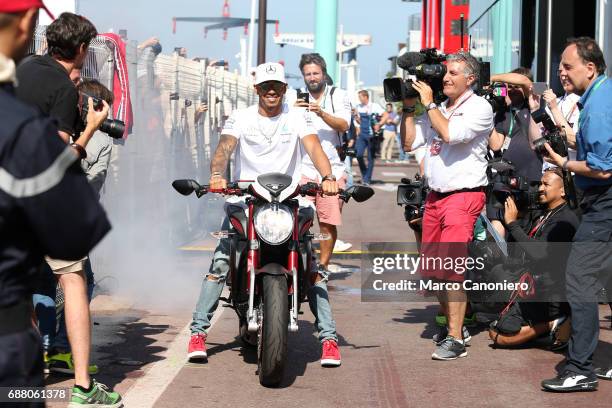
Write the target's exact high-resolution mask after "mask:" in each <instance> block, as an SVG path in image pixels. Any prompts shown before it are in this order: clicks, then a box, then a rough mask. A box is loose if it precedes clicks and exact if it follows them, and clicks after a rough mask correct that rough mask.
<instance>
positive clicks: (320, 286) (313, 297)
mask: <svg viewBox="0 0 612 408" xmlns="http://www.w3.org/2000/svg"><path fill="white" fill-rule="evenodd" d="M221 229H222V230H228V229H229V220H228V219H227V217H225V219H224V220H223V224H222V225H221ZM229 251H230V239H229V238H224V239H220V240H219V244H218V245H217V248H215V253H214V255H213V259H212V262H211V264H210V268H209V270H208V273H207V274H206V276H204V280H203V281H202V287H201V288H200V296H199V297H198V303H197V304H196V309H195V311H194V312H193V320H192V321H191V326H190V328H191V334H192V335H193V334H197V333H208V328H209V327H210V320H211V319H212V317H213V315H214V313H215V310H217V307H218V306H219V297H220V296H221V292H222V291H223V286H224V285H225V280H226V278H227V274H228V272H229V269H230V268H229V258H230V252H229ZM209 277H212V278H213V280H211V279H209ZM327 280H328V277H327V276H323V279H322V280H321V281H320V282H317V284H316V285H314V286H313V287H312V288H311V289H310V291H309V293H308V299H309V303H310V310H311V311H312V314H313V315H314V316H315V319H316V320H315V325H316V327H317V329H318V330H319V340H320V341H323V340H326V339H332V340H336V341H337V340H338V338H337V336H336V322H334V320H333V317H332V311H331V306H330V304H329V294H328V292H327Z"/></svg>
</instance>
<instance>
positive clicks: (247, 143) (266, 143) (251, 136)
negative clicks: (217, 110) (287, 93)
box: [221, 104, 317, 181]
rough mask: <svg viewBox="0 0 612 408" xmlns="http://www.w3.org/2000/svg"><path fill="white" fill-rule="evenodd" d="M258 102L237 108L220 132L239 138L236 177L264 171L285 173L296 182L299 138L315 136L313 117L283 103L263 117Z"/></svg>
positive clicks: (299, 160)
mask: <svg viewBox="0 0 612 408" xmlns="http://www.w3.org/2000/svg"><path fill="white" fill-rule="evenodd" d="M258 108H259V107H258V105H253V106H249V107H248V108H246V109H237V110H235V111H234V112H232V115H231V116H230V117H229V118H228V119H227V121H226V122H225V126H224V127H223V131H222V132H221V134H224V135H230V136H233V137H235V138H236V139H238V146H237V147H236V156H235V157H236V169H235V172H234V178H233V180H234V181H236V180H256V179H257V176H259V175H261V174H265V173H272V172H278V173H284V174H287V175H289V176H291V177H292V178H293V180H294V181H296V180H299V179H300V177H301V161H302V148H301V146H300V140H301V139H302V138H304V137H305V136H308V135H316V134H317V130H316V129H315V128H314V127H313V125H312V120H311V119H310V118H309V117H305V116H304V115H303V114H300V113H299V112H297V111H295V110H289V107H288V106H287V105H286V104H283V111H282V113H281V114H280V115H278V116H275V117H273V118H268V117H265V116H261V115H260V114H259V113H258Z"/></svg>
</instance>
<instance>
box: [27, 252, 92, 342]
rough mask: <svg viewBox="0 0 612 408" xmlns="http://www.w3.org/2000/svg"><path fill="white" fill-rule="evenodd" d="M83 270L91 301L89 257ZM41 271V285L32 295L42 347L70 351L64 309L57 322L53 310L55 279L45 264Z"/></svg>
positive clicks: (55, 313)
mask: <svg viewBox="0 0 612 408" xmlns="http://www.w3.org/2000/svg"><path fill="white" fill-rule="evenodd" d="M84 271H85V276H86V278H87V296H88V298H89V300H90V301H91V296H92V294H93V289H94V276H93V270H92V269H91V262H90V261H89V258H87V261H85V269H84ZM43 273H44V275H43V279H42V285H41V287H40V288H39V290H38V293H36V294H34V295H33V296H32V303H33V304H34V311H35V312H36V317H37V319H38V329H39V331H40V335H41V337H42V343H43V349H44V350H45V351H48V350H50V349H52V348H57V349H59V350H61V351H66V352H67V351H70V344H69V343H68V336H67V334H66V321H65V318H64V311H63V310H62V312H61V313H60V315H59V322H58V320H57V317H58V316H57V312H56V310H55V290H56V287H57V279H56V277H55V274H54V273H53V271H52V270H51V268H49V266H48V265H47V264H45V266H44V272H43ZM58 324H59V327H58ZM56 330H57V331H56Z"/></svg>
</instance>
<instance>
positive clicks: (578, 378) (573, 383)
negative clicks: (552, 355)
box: [542, 370, 597, 392]
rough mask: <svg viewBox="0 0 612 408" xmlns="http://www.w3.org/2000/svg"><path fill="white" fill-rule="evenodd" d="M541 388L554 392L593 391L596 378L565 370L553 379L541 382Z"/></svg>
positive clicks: (595, 386)
mask: <svg viewBox="0 0 612 408" xmlns="http://www.w3.org/2000/svg"><path fill="white" fill-rule="evenodd" d="M542 388H544V389H545V390H547V391H554V392H574V391H595V390H596V389H597V377H596V376H595V375H593V374H591V375H590V376H588V377H587V376H586V375H582V374H576V373H573V372H571V371H569V370H566V371H565V372H563V374H559V375H558V376H556V377H555V378H551V379H549V380H544V381H542Z"/></svg>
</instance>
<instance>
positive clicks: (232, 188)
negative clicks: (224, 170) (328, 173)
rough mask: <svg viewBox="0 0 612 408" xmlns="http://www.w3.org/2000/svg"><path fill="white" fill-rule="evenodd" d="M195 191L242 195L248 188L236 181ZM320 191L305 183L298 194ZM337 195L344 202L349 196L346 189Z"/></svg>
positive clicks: (315, 184) (312, 193) (316, 193)
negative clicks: (242, 186)
mask: <svg viewBox="0 0 612 408" xmlns="http://www.w3.org/2000/svg"><path fill="white" fill-rule="evenodd" d="M197 193H198V196H199V197H200V196H202V195H204V194H207V193H217V194H223V195H233V196H243V195H245V194H249V190H248V188H240V187H238V183H228V184H227V187H226V188H210V185H203V186H202V187H201V189H200V190H199V191H198V192H197ZM322 193H323V189H322V188H321V186H320V185H319V184H317V183H306V184H304V185H302V186H300V191H299V194H300V195H302V196H305V195H309V196H316V195H319V194H322ZM338 197H339V198H340V199H341V200H343V201H344V202H347V201H348V200H349V198H350V195H349V194H348V193H347V192H346V191H344V190H342V189H339V190H338Z"/></svg>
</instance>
